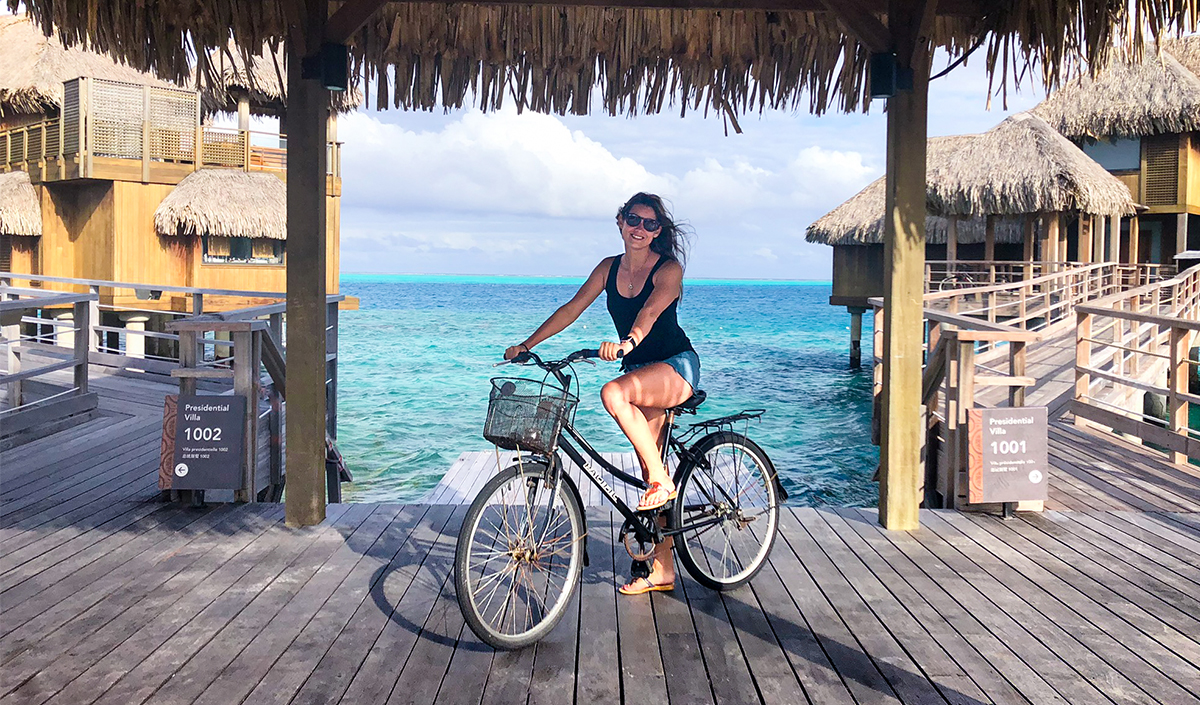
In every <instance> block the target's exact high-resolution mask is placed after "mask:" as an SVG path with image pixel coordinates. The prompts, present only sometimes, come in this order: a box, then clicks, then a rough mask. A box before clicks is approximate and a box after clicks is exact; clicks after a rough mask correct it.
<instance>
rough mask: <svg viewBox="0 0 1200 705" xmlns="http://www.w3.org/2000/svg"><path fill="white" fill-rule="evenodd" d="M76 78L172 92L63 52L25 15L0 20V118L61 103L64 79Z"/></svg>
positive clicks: (97, 57)
mask: <svg viewBox="0 0 1200 705" xmlns="http://www.w3.org/2000/svg"><path fill="white" fill-rule="evenodd" d="M79 76H90V77H92V78H105V79H109V80H112V81H123V82H125V83H136V84H149V85H152V86H160V87H166V88H175V87H177V86H173V85H172V84H170V83H167V82H166V81H163V80H160V79H158V78H157V77H155V76H153V75H151V74H148V73H143V72H142V71H138V70H137V69H135V68H132V67H130V66H125V65H123V64H120V63H117V62H116V61H114V60H113V59H112V58H110V57H109V56H107V55H105V54H98V53H96V52H93V51H87V50H85V49H83V48H80V47H72V48H70V49H67V48H65V47H64V46H63V44H62V42H60V41H59V40H58V38H57V37H47V36H46V35H45V34H43V33H42V31H41V29H40V28H39V27H37V26H36V25H35V24H33V22H32V21H31V20H30V19H29V17H28V16H26V15H12V16H8V17H0V115H8V114H18V115H22V114H23V115H28V114H37V113H42V112H44V111H45V110H46V109H47V108H57V107H58V106H60V105H62V95H63V85H62V84H63V81H68V80H70V79H72V78H77V77H79Z"/></svg>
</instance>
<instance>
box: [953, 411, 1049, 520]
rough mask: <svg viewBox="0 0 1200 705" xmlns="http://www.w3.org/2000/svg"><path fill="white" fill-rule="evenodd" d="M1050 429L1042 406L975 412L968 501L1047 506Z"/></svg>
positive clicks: (972, 412)
mask: <svg viewBox="0 0 1200 705" xmlns="http://www.w3.org/2000/svg"><path fill="white" fill-rule="evenodd" d="M1046 429H1047V425H1046V407H1044V406H1024V407H1016V408H1002V409H988V408H979V409H971V411H970V429H969V432H970V448H969V453H968V456H967V457H968V463H967V475H968V480H969V483H968V491H967V501H969V502H971V503H972V504H978V503H984V502H1003V503H1005V504H1006V505H1008V504H1009V503H1014V502H1023V501H1045V499H1046V485H1047V474H1048V470H1049V463H1048V461H1047V453H1046V447H1047V442H1046ZM1005 509H1006V511H1005V514H1006V515H1007V514H1008V510H1009V507H1007V506H1006V508H1005Z"/></svg>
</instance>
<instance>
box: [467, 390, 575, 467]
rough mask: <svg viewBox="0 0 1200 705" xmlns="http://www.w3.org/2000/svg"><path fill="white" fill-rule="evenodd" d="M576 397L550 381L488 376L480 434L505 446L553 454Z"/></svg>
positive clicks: (506, 448)
mask: <svg viewBox="0 0 1200 705" xmlns="http://www.w3.org/2000/svg"><path fill="white" fill-rule="evenodd" d="M578 403H579V398H578V397H576V396H575V395H574V394H571V393H570V392H567V391H565V390H563V389H561V388H559V387H557V386H555V385H553V384H549V383H548V382H545V381H538V380H532V379H520V378H517V377H497V378H495V379H493V380H492V392H491V394H490V395H489V396H488V413H487V420H486V421H485V422H484V424H483V437H484V438H486V439H487V440H489V441H491V442H492V443H495V444H496V445H498V446H500V447H501V448H503V449H505V450H518V451H519V450H531V451H534V452H537V453H543V454H545V455H553V454H554V451H555V449H556V448H557V447H558V434H559V432H560V431H561V430H562V427H563V424H564V423H566V421H567V419H569V418H570V416H571V412H572V411H573V410H574V409H575V405H576V404H578Z"/></svg>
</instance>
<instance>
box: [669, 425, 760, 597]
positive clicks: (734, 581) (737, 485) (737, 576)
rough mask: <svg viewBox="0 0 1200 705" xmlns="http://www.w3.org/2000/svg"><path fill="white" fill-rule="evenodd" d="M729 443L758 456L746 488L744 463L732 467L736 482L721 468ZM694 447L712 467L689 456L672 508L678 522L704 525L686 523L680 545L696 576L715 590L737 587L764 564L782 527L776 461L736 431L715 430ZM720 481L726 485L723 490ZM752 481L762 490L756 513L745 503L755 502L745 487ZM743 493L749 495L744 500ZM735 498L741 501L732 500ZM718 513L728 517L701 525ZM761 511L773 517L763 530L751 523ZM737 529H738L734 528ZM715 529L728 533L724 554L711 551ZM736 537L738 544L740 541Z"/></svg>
mask: <svg viewBox="0 0 1200 705" xmlns="http://www.w3.org/2000/svg"><path fill="white" fill-rule="evenodd" d="M724 449H729V450H731V451H736V452H738V453H741V454H743V455H744V456H745V457H746V458H747V459H748V460H750V461H752V464H751V465H748V466H746V469H747V473H746V478H747V479H752V480H753V482H752V483H747V484H745V485H744V487H745V489H741V488H742V487H743V484H742V483H741V482H740V481H739V480H737V479H736V478H737V477H738V476H739V475H740V473H741V471H740V469H739V468H738V467H734V469H733V470H732V471H731V472H732V473H733V478H734V479H733V480H732V481H733V487H728V485H729V483H730V479H728V478H725V477H724V476H723V475H722V474H721V473H722V472H724V471H723V470H722V469H721V468H720V466H721V465H722V462H721V461H720V460H719V459H718V460H717V461H716V462H714V460H713V458H714V457H715V454H716V453H717V452H718V451H722V450H724ZM691 450H692V452H693V454H694V455H696V456H699V457H701V458H704V459H705V460H706V462H707V463H708V465H709V467H708V468H705V467H703V466H702V465H699V464H696V463H693V462H687V463H685V465H684V467H682V468H680V470H679V473H678V479H677V480H676V482H675V485H676V487H678V488H679V495H678V497H677V498H676V500H675V505H674V507H673V508H672V511H671V514H672V516H671V519H672V527H677V528H684V527H687V526H689V525H696V526H698V527H700V528H697V529H695V530H692V531H688V530H686V528H685V530H683V531H681V532H680V533H679V534H678V535H676V537H675V550H676V553H678V554H679V560H680V562H682V563H683V566H684V568H686V569H687V571H688V573H689V574H691V576H692V577H693V578H695V579H696V582H698V583H700V584H701V585H703V586H705V587H707V588H710V589H712V590H718V591H726V590H733V589H734V588H737V587H739V586H741V585H744V584H746V583H747V582H749V581H750V580H751V579H752V578H753V577H754V576H755V575H756V574H757V573H758V571H760V570H762V567H763V566H764V565H766V563H767V558H768V557H769V556H770V555H771V548H772V546H774V544H775V537H776V535H777V534H778V533H779V502H780V500H779V487H778V485H777V484H776V482H777V481H776V476H775V466H774V465H773V464H772V463H771V459H770V458H769V457H767V454H766V452H765V451H763V449H762V448H760V447H759V446H758V444H756V443H755V442H754V441H752V440H750V439H749V438H746V437H745V436H743V435H742V434H740V433H735V432H732V431H717V432H715V433H710V434H708V435H707V436H704V437H703V438H701V439H700V440H698V441H696V443H695V444H693V445H692V447H691ZM713 466H717V469H716V471H714V470H713ZM706 484H707V486H706ZM718 487H720V488H721V489H719V490H718V489H717V488H718ZM752 487H753V488H756V489H759V490H761V492H758V493H757V498H755V499H756V508H757V509H759V510H760V511H758V512H756V513H754V514H753V517H752V518H751V516H749V515H747V513H746V512H745V511H743V509H744V507H743V506H742V505H743V504H745V505H746V506H747V507H749V501H748V500H749V499H750V498H746V497H745V493H746V492H747V491H748V490H749V489H751V488H752ZM743 498H744V499H745V500H747V501H745V502H743ZM730 499H735V500H736V501H734V502H729V500H730ZM717 500H724V501H725V502H726V503H728V504H732V505H733V506H732V507H729V508H727V509H722V508H721V507H720V505H721V504H722V502H719V501H717ZM716 516H724V517H725V518H723V519H722V520H721V521H720V522H719V523H715V524H710V525H708V526H701V525H702V524H703V522H707V521H712V520H713V519H715V518H716ZM758 517H765V518H766V520H767V521H766V525H765V526H764V527H763V528H762V529H761V530H758V531H756V530H754V529H751V526H752V525H753V523H754V522H756V521H757V520H758ZM746 519H749V521H748V522H746V523H745V524H744V525H742V526H741V527H740V528H739V526H738V525H739V524H740V523H742V521H744V520H746ZM731 530H733V531H735V532H736V533H734V534H731V533H730V531H731ZM714 531H720V532H721V534H723V536H724V546H723V549H722V550H721V551H720V552H719V553H720V555H719V556H718V555H716V554H715V553H714V552H713V551H710V550H709V549H708V548H707V547H706V546H705V545H704V542H703V541H702V539H703V537H704V536H705V535H706V534H712V533H713V532H714ZM742 532H747V533H745V534H743V533H742ZM758 533H762V536H758V535H757V534H758ZM735 543H736V544H738V545H737V546H734V544H735ZM730 551H732V552H733V557H732V559H730V557H729V556H728V554H729V552H730ZM739 552H741V553H748V554H752V555H749V556H747V557H746V558H745V559H742V558H739V555H738V554H739ZM729 560H732V561H735V562H736V563H734V565H735V566H736V567H737V570H734V571H733V572H729V571H728V570H726V569H725V566H726V563H727V561H729ZM718 561H719V562H720V563H721V568H722V569H721V570H720V571H718V570H717V569H716V568H715V567H714V565H715V564H716V563H717V562H718ZM718 573H719V574H718Z"/></svg>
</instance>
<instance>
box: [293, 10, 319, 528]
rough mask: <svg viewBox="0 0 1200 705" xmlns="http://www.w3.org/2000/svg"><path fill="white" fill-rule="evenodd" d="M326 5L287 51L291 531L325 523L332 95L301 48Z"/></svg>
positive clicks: (315, 34)
mask: <svg viewBox="0 0 1200 705" xmlns="http://www.w3.org/2000/svg"><path fill="white" fill-rule="evenodd" d="M325 19H326V8H325V6H324V5H323V4H321V3H314V4H313V10H311V11H310V12H309V13H308V17H307V24H306V25H305V26H304V27H301V28H300V29H299V32H300V34H301V35H302V36H301V37H300V39H301V40H302V41H301V42H296V41H293V42H291V43H290V44H289V46H288V65H289V66H291V67H292V70H290V71H288V76H287V81H288V102H287V110H286V113H287V125H288V132H287V135H288V160H287V230H288V256H287V318H288V321H287V323H288V325H287V363H288V367H287V391H288V402H287V421H286V424H287V426H286V438H287V495H286V500H285V501H286V516H287V523H288V524H289V525H291V526H310V525H312V524H318V523H320V522H321V521H323V520H324V519H325V269H326V261H325V239H326V221H325V202H326V198H325V130H326V125H327V123H328V117H329V91H327V90H326V89H325V87H324V86H322V85H321V82H320V81H318V80H313V79H308V80H305V79H303V78H301V71H299V70H298V67H299V66H300V64H301V61H302V59H303V56H302V51H303V49H302V48H301V47H299V46H297V45H298V44H304V45H308V46H309V47H310V48H309V50H308V52H309V53H310V54H312V53H315V52H316V51H317V50H319V45H320V41H317V40H316V38H320V37H324V36H325Z"/></svg>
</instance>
